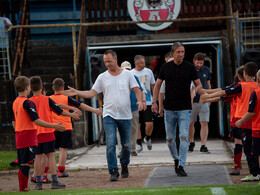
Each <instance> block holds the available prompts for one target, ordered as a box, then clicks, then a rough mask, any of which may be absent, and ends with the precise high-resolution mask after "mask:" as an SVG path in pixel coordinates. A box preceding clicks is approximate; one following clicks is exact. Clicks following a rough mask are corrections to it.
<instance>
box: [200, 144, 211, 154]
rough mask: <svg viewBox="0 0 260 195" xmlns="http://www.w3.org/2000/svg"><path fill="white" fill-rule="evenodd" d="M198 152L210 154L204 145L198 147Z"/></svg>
mask: <svg viewBox="0 0 260 195" xmlns="http://www.w3.org/2000/svg"><path fill="white" fill-rule="evenodd" d="M200 151H201V152H205V153H210V152H209V150H208V148H207V147H206V146H205V145H202V146H201V147H200Z"/></svg>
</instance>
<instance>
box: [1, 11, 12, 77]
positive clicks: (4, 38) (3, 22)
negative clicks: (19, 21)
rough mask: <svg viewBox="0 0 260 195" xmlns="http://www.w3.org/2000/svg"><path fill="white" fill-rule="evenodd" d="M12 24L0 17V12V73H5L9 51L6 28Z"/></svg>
mask: <svg viewBox="0 0 260 195" xmlns="http://www.w3.org/2000/svg"><path fill="white" fill-rule="evenodd" d="M11 26H12V22H11V21H10V20H9V19H8V18H6V17H2V15H1V12H0V74H1V75H3V74H5V73H4V72H5V71H4V70H5V69H6V67H5V66H6V64H8V61H7V59H8V56H7V55H8V53H9V38H8V28H10V27H11Z"/></svg>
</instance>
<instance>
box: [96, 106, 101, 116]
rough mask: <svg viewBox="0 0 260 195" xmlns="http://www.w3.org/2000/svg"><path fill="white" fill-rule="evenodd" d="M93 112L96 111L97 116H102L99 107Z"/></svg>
mask: <svg viewBox="0 0 260 195" xmlns="http://www.w3.org/2000/svg"><path fill="white" fill-rule="evenodd" d="M95 113H96V114H97V115H98V116H102V114H103V111H102V109H101V108H96V109H95Z"/></svg>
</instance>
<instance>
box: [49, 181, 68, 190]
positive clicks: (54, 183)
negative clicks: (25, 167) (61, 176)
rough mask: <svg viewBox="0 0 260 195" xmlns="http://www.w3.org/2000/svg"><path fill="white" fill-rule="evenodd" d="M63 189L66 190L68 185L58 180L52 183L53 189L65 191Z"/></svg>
mask: <svg viewBox="0 0 260 195" xmlns="http://www.w3.org/2000/svg"><path fill="white" fill-rule="evenodd" d="M63 188H66V185H65V184H62V183H60V182H59V181H58V180H56V181H52V182H51V189H63Z"/></svg>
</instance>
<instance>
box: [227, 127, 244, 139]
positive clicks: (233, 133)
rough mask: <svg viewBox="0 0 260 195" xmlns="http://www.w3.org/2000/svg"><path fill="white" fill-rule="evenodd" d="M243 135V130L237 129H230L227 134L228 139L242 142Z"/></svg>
mask: <svg viewBox="0 0 260 195" xmlns="http://www.w3.org/2000/svg"><path fill="white" fill-rule="evenodd" d="M244 134H245V133H244V130H243V129H241V128H238V127H230V133H229V135H230V137H232V138H236V139H240V140H242V139H243V137H244V136H245V135H244Z"/></svg>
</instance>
